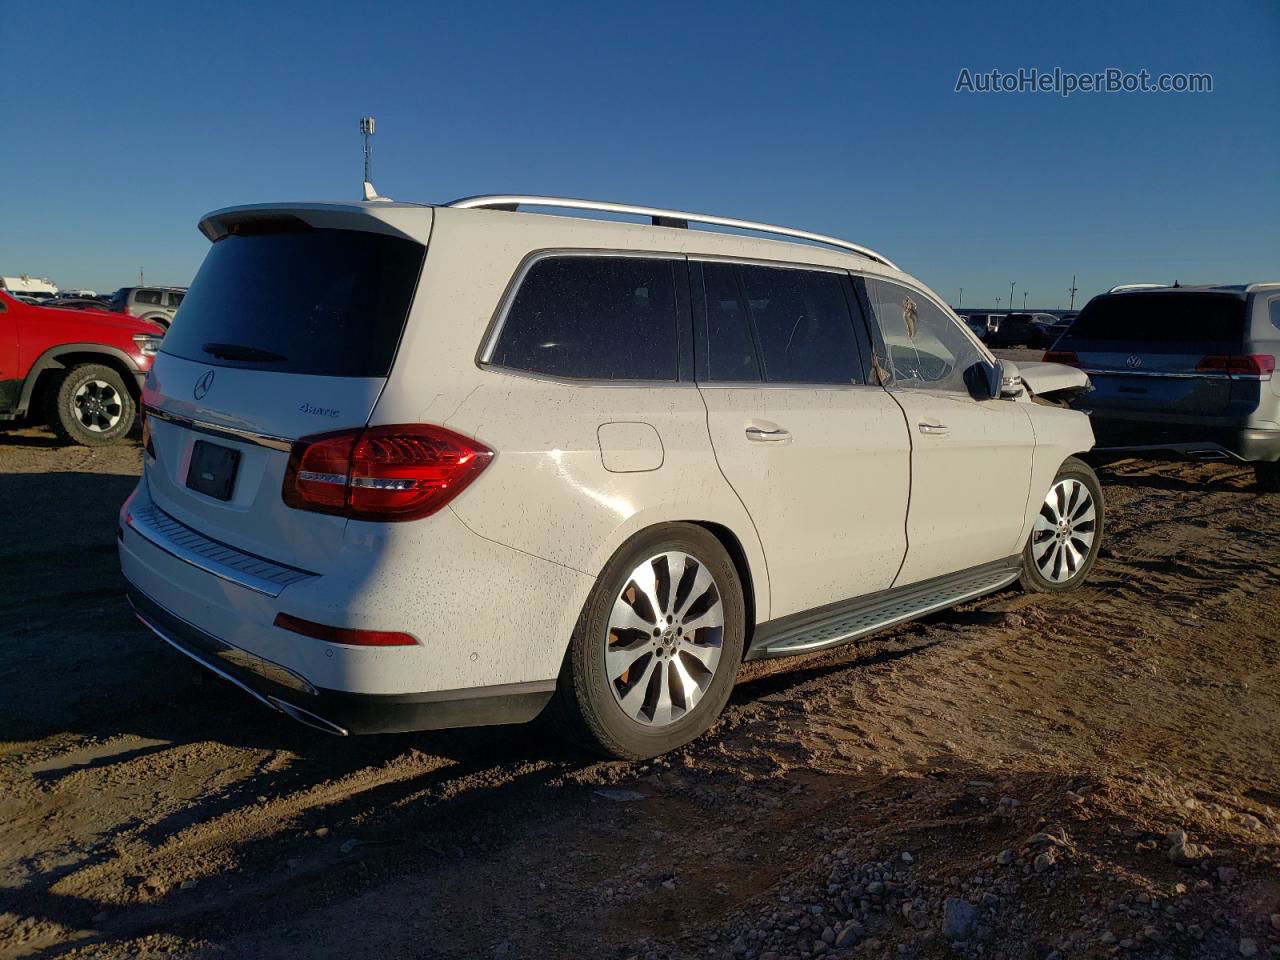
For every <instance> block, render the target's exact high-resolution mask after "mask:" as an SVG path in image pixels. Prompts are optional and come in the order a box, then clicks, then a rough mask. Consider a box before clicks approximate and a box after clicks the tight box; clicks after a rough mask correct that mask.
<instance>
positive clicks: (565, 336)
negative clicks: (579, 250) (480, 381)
mask: <svg viewBox="0 0 1280 960" xmlns="http://www.w3.org/2000/svg"><path fill="white" fill-rule="evenodd" d="M677 266H678V267H679V268H680V269H682V270H683V269H684V261H675V260H647V259H643V258H640V257H583V256H578V257H570V256H565V257H548V258H546V259H543V260H539V261H537V262H536V263H535V264H534V265H533V266H532V267H531V268H530V269H529V272H528V273H527V274H526V275H525V277H524V280H523V282H522V283H521V284H520V289H519V291H518V292H517V293H516V297H515V300H514V301H513V302H512V304H511V309H510V310H509V311H508V312H507V317H506V320H505V322H504V323H503V326H502V332H501V334H500V335H499V338H498V342H497V344H496V345H495V347H494V350H493V354H492V356H491V357H490V360H491V361H492V362H493V363H496V364H499V365H501V366H504V367H510V368H511V369H513V370H525V371H528V372H530V373H540V374H545V375H548V376H553V377H566V378H571V379H576V380H675V379H676V369H677V361H676V355H677V346H676V344H677V340H676V292H675V290H676V288H675V272H674V271H675V269H676V267H677Z"/></svg>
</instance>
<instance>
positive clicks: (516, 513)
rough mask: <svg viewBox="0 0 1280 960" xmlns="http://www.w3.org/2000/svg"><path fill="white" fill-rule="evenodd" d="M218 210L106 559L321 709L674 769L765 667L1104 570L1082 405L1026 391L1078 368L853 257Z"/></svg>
mask: <svg viewBox="0 0 1280 960" xmlns="http://www.w3.org/2000/svg"><path fill="white" fill-rule="evenodd" d="M527 207H540V208H547V209H559V210H568V211H572V212H573V213H574V214H575V215H563V214H560V215H546V214H534V213H529V212H524V209H523V208H527ZM600 211H603V212H606V213H609V214H614V215H616V214H631V215H634V216H641V217H644V218H645V219H646V220H647V221H648V222H642V223H636V222H622V221H620V220H618V219H616V218H613V219H609V218H601V217H599V216H592V214H593V213H597V212H600ZM690 223H701V224H707V225H712V226H721V227H731V228H738V229H739V230H752V231H755V232H756V233H760V234H770V235H772V236H774V237H785V238H786V239H785V240H780V239H768V238H765V237H764V236H747V235H744V234H743V233H741V232H739V233H727V232H723V231H710V230H691V229H689V224H690ZM200 228H201V230H202V231H203V233H204V234H205V235H206V236H207V237H208V238H209V239H210V240H211V241H213V243H212V247H211V249H210V251H209V253H208V256H207V257H206V259H205V262H204V265H203V266H202V267H201V269H200V272H199V275H198V276H197V277H196V280H195V282H194V283H193V284H192V286H191V289H190V292H189V293H188V294H187V296H186V299H185V301H184V303H183V305H182V312H181V314H180V315H179V317H178V319H177V321H176V322H175V323H174V325H173V327H172V329H171V330H170V331H169V332H168V334H167V335H166V336H165V339H164V343H163V345H162V347H161V352H160V354H159V356H158V357H157V358H156V361H155V365H154V367H153V369H152V371H151V374H150V376H149V377H148V379H147V383H146V386H145V390H144V394H143V404H144V407H145V430H144V443H145V447H146V453H145V458H144V459H145V467H144V471H143V475H142V479H141V480H140V482H139V484H138V487H137V489H136V490H135V491H134V493H133V494H132V495H131V497H130V498H129V500H128V501H127V502H126V503H125V505H124V507H123V508H122V510H121V514H120V531H119V539H120V545H119V546H120V557H121V564H122V566H123V571H124V575H125V577H126V579H127V581H128V587H129V596H130V600H131V602H132V604H133V606H134V608H135V610H136V611H137V614H138V617H139V618H140V619H141V620H142V622H143V623H144V624H146V626H147V627H149V628H150V629H151V630H153V631H154V632H155V633H156V634H157V635H158V636H159V637H161V638H162V639H163V640H165V641H167V642H168V643H169V644H171V645H172V646H174V647H176V648H177V649H178V650H180V651H182V652H183V653H185V654H186V655H187V656H189V657H191V658H193V659H194V660H196V661H198V662H199V663H201V664H203V665H204V666H205V667H207V668H208V669H210V670H212V671H214V672H216V673H218V674H220V675H222V676H223V677H225V678H226V679H228V680H230V681H232V682H233V683H235V684H236V685H238V686H240V687H241V688H243V689H244V690H245V691H246V692H247V693H249V694H251V695H252V696H253V697H255V698H256V699H257V700H259V701H260V702H262V703H264V704H266V705H268V706H270V707H272V708H274V709H276V710H279V711H283V712H284V713H285V714H288V715H289V716H291V717H293V718H295V719H297V720H300V721H302V722H304V723H308V724H311V725H313V726H316V727H319V728H321V729H324V730H327V731H330V732H332V733H336V734H346V733H370V732H390V731H405V730H420V729H430V728H441V727H454V726H465V725H473V724H490V723H509V722H520V721H526V720H530V719H533V718H534V717H536V716H538V715H539V714H542V713H546V714H548V715H549V716H552V717H553V718H554V719H555V720H557V722H559V723H560V725H561V726H563V727H564V728H565V729H567V730H569V731H571V732H573V733H575V735H576V736H577V737H578V738H579V739H580V740H582V741H584V742H585V743H587V744H588V745H590V746H592V747H594V748H595V749H596V750H599V751H602V752H603V753H606V754H609V755H613V756H618V757H647V756H653V755H656V754H659V753H661V752H663V751H666V750H669V749H671V748H673V747H676V746H678V745H680V744H682V743H685V742H687V741H689V740H690V739H692V738H693V737H695V736H697V735H698V734H700V733H701V732H703V731H704V730H706V729H707V728H708V727H709V726H710V725H711V724H712V723H713V722H714V721H715V720H716V717H717V715H718V714H719V713H720V711H721V710H722V709H723V707H724V705H725V702H726V700H727V698H728V696H729V692H730V688H731V687H732V685H733V682H734V678H735V675H736V673H737V670H738V666H739V664H740V663H741V662H743V661H744V660H750V659H755V658H760V657H780V656H786V655H788V654H796V653H804V652H809V651H814V650H820V649H822V648H824V647H829V646H832V645H834V644H839V643H843V642H845V641H848V640H851V639H853V638H856V637H860V636H863V635H865V634H867V633H869V632H871V631H874V630H877V629H880V628H882V627H885V626H887V625H890V624H893V623H898V622H900V621H903V620H908V619H910V618H912V617H917V616H920V615H922V614H926V613H929V612H930V611H935V610H939V609H942V608H945V607H947V606H950V605H952V604H955V603H959V602H961V601H965V600H969V599H972V598H975V597H978V596H980V595H983V594H986V593H989V592H992V591H995V590H999V589H1000V588H1002V587H1005V586H1007V585H1009V584H1012V583H1013V582H1014V581H1019V582H1020V583H1021V585H1022V587H1023V588H1024V589H1028V590H1036V591H1055V590H1066V589H1070V588H1072V587H1075V586H1078V585H1079V584H1080V583H1081V582H1082V581H1083V580H1084V579H1085V577H1086V576H1087V575H1088V573H1089V570H1090V568H1091V566H1092V565H1093V563H1094V560H1095V559H1096V557H1097V554H1098V549H1099V546H1100V543H1101V537H1102V520H1103V504H1102V493H1101V490H1100V488H1099V486H1098V482H1097V480H1096V478H1095V477H1094V474H1093V472H1092V471H1091V470H1090V469H1089V467H1088V466H1087V465H1085V464H1084V463H1083V462H1081V461H1080V460H1078V459H1076V457H1075V456H1074V455H1075V454H1077V453H1080V452H1083V451H1086V450H1088V449H1089V448H1090V447H1091V446H1092V444H1093V435H1092V432H1091V429H1090V426H1089V421H1088V419H1087V417H1086V416H1085V415H1084V414H1082V413H1078V412H1075V411H1072V410H1070V409H1067V408H1066V407H1065V405H1064V404H1062V403H1060V402H1055V401H1054V400H1053V399H1052V398H1051V399H1050V400H1048V401H1046V400H1045V398H1044V396H1043V394H1045V393H1052V392H1058V391H1065V392H1070V391H1074V390H1083V389H1088V380H1087V377H1086V376H1085V375H1084V374H1083V373H1081V372H1080V371H1078V370H1073V369H1071V368H1068V367H1061V366H1057V365H1054V364H1037V365H1024V366H1023V368H1022V369H1021V370H1018V369H1016V368H1015V367H1014V366H1013V365H1012V364H1010V363H1008V362H1006V361H999V360H996V359H995V358H994V357H993V356H992V355H991V354H990V353H988V352H987V349H986V348H985V347H984V346H983V345H982V343H981V342H980V341H979V340H978V339H976V338H975V337H974V336H973V334H972V332H971V331H970V330H969V329H968V328H967V327H966V326H965V325H964V324H963V323H962V322H960V321H959V319H958V318H957V317H956V316H955V314H954V313H953V312H952V311H951V310H949V309H948V308H947V307H946V306H945V305H944V304H943V301H942V300H941V299H940V298H938V297H937V296H935V295H934V294H933V293H932V292H930V291H929V290H928V289H927V288H926V287H925V286H924V285H923V284H921V283H920V282H919V281H917V280H915V279H913V278H912V277H910V276H908V275H907V274H905V273H903V272H902V271H901V270H899V269H898V268H897V267H895V266H894V265H893V264H892V263H890V262H889V261H888V260H887V259H886V258H884V257H883V256H881V255H880V254H878V253H875V252H874V251H871V250H868V249H866V248H864V247H861V246H858V245H857V244H852V243H847V242H845V241H843V240H837V239H835V238H833V237H824V236H820V235H817V234H810V233H806V232H804V231H799V230H792V229H788V228H785V227H776V226H770V225H767V224H758V223H750V222H747V221H741V220H732V219H728V218H721V217H710V216H701V215H696V214H689V213H683V212H678V211H669V210H659V209H653V208H647V207H630V206H623V205H618V204H608V203H602V202H595V201H582V200H569V199H563V198H549V197H522V196H493V197H476V198H471V199H467V200H460V201H457V202H454V203H451V204H447V205H442V206H429V205H417V204H401V203H392V202H380V201H372V202H363V203H336V204H319V203H298V204H280V205H258V206H245V207H234V208H231V209H226V210H220V211H217V212H215V213H211V214H209V215H208V216H207V217H206V218H205V219H204V220H203V221H202V222H201V224H200ZM794 241H805V242H794Z"/></svg>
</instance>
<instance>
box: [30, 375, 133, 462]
mask: <svg viewBox="0 0 1280 960" xmlns="http://www.w3.org/2000/svg"><path fill="white" fill-rule="evenodd" d="M45 404H46V406H45V421H46V422H47V423H48V424H49V427H50V429H52V430H53V432H54V433H56V434H57V435H58V436H59V437H61V438H62V439H63V440H64V441H67V442H70V443H78V444H81V445H82V446H86V447H101V446H106V445H107V444H111V443H115V442H117V441H119V440H121V439H123V438H124V437H126V436H128V434H129V431H130V430H132V429H133V423H134V421H135V420H136V419H137V416H138V405H137V403H135V402H134V399H133V395H132V394H131V393H130V392H129V389H128V387H126V386H125V383H124V378H123V377H122V376H120V374H119V373H118V372H116V371H115V370H114V369H112V368H111V367H108V366H105V365H103V364H101V363H81V364H78V365H76V366H74V367H72V368H71V369H70V370H68V371H66V373H63V374H61V375H60V376H59V377H58V378H57V379H55V380H54V381H53V382H52V383H51V384H50V385H49V391H48V393H47V394H46V395H45Z"/></svg>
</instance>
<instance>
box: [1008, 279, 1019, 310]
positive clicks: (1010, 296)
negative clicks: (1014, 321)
mask: <svg viewBox="0 0 1280 960" xmlns="http://www.w3.org/2000/svg"><path fill="white" fill-rule="evenodd" d="M1015 286H1017V282H1016V281H1014V280H1010V281H1009V309H1010V310H1012V309H1013V288H1014V287H1015Z"/></svg>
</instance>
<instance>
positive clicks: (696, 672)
mask: <svg viewBox="0 0 1280 960" xmlns="http://www.w3.org/2000/svg"><path fill="white" fill-rule="evenodd" d="M745 636H746V607H745V603H744V601H743V593H742V584H741V582H740V581H739V579H738V571H737V569H736V568H735V567H734V564H733V561H732V560H731V559H730V557H729V555H728V553H726V552H725V549H724V547H723V546H721V544H720V541H718V540H717V539H716V538H715V537H714V536H712V535H711V534H710V533H708V532H707V531H706V530H704V529H702V528H701V527H698V526H695V525H693V524H688V523H672V524H663V525H662V526H659V527H654V528H652V529H650V530H645V531H643V532H641V533H639V534H637V535H636V536H634V537H632V538H631V539H630V540H628V541H627V542H626V543H625V544H623V546H622V547H621V548H620V549H619V550H618V552H617V553H616V554H614V556H613V558H612V559H611V560H610V561H609V563H608V564H607V565H606V567H605V569H604V571H603V573H601V575H600V579H599V580H598V581H597V582H596V586H595V588H594V589H593V590H592V592H591V596H590V598H588V600H587V603H586V606H585V607H584V608H583V611H582V615H581V616H580V617H579V619H578V625H577V627H576V629H575V630H574V636H573V639H572V641H571V642H570V647H569V653H568V656H567V657H566V658H565V664H564V669H563V670H562V671H561V674H560V680H559V683H558V686H557V692H556V703H555V704H554V707H553V716H558V718H559V719H560V721H561V726H566V725H567V727H568V729H567V730H566V732H568V733H569V734H570V736H571V737H573V739H575V740H578V741H579V742H581V743H583V744H584V745H585V746H587V747H588V748H590V749H592V750H594V751H596V752H599V753H602V754H604V755H606V756H610V757H616V758H619V759H628V760H640V759H645V758H648V757H655V756H658V755H659V754H662V753H666V752H667V751H669V750H674V749H675V748H676V747H679V746H682V745H684V744H686V743H688V742H689V741H690V740H693V739H694V738H695V737H697V736H699V735H700V734H701V733H703V732H704V731H705V730H706V729H707V728H708V727H710V726H711V725H712V724H713V723H714V722H715V720H716V718H717V717H719V716H720V712H721V711H722V710H723V709H724V705H725V703H726V702H727V701H728V699H729V693H730V691H731V690H732V689H733V683H734V679H735V678H736V676H737V672H738V665H739V664H740V663H741V662H742V648H743V642H744V638H745Z"/></svg>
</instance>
